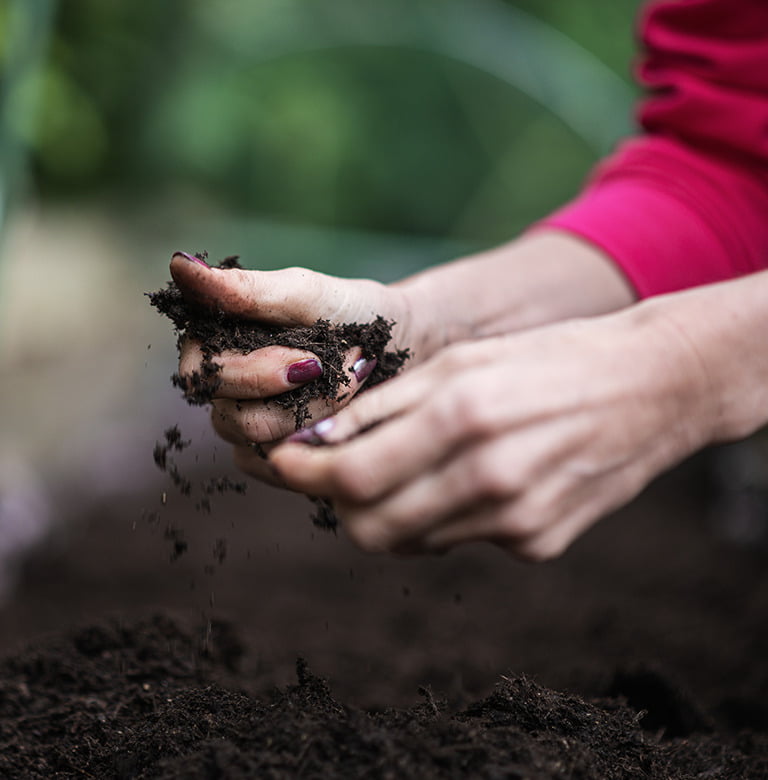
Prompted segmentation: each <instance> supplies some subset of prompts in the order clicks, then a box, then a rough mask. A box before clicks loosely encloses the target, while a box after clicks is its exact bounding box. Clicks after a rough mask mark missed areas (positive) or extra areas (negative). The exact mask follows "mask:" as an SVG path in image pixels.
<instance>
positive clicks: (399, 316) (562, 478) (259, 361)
mask: <svg viewBox="0 0 768 780" xmlns="http://www.w3.org/2000/svg"><path fill="white" fill-rule="evenodd" d="M195 265H196V264H194V263H190V262H188V261H185V260H183V259H180V258H179V257H178V256H176V257H174V260H173V262H172V266H171V268H172V272H173V274H174V278H175V279H176V281H177V282H178V283H179V285H180V286H181V288H182V290H183V291H184V292H185V294H186V295H190V296H191V297H197V299H198V300H200V299H202V298H203V297H204V296H207V298H206V300H207V301H208V302H209V303H215V304H216V305H220V306H222V307H223V308H226V309H228V310H229V311H233V312H237V313H240V314H243V315H246V316H254V317H258V318H260V319H261V318H264V319H266V318H274V320H273V321H280V322H286V323H301V324H307V323H310V322H313V321H314V320H315V319H316V318H317V317H319V316H324V317H330V318H332V319H337V320H344V319H347V320H349V319H354V318H360V317H362V316H364V315H365V314H368V315H369V316H372V315H373V313H374V312H381V313H383V314H384V315H385V316H387V317H391V318H393V319H396V320H397V321H398V323H399V324H398V329H397V331H396V332H395V336H394V338H395V341H396V342H397V344H398V345H406V344H407V345H412V346H413V348H414V350H415V352H416V360H415V361H414V363H413V365H412V367H411V368H410V369H409V370H408V371H406V372H404V373H403V374H402V375H401V376H399V377H396V378H395V379H393V380H392V381H390V382H388V383H386V384H384V385H381V386H379V387H377V388H375V389H373V390H371V391H369V392H368V393H365V394H363V395H361V396H360V397H359V398H355V399H353V400H352V402H351V403H349V404H348V405H347V406H346V407H345V408H339V406H338V405H334V404H331V405H328V404H319V405H318V407H317V408H316V409H314V410H313V412H314V414H315V415H316V416H317V417H321V416H324V415H325V414H327V413H328V412H329V411H330V412H334V413H335V416H334V417H332V418H331V420H330V421H325V422H322V423H321V424H320V425H319V426H317V427H316V428H315V430H314V431H313V432H312V437H313V438H314V439H316V440H317V439H321V440H322V441H324V442H327V443H329V444H332V445H333V446H329V447H314V446H310V445H308V444H306V443H302V441H301V439H302V438H306V434H300V435H299V436H298V437H294V438H298V441H295V440H294V441H288V442H283V443H279V444H278V445H277V446H274V447H273V448H272V449H271V453H270V457H269V462H267V463H265V462H264V461H263V460H262V459H261V458H259V457H258V456H257V455H256V454H255V453H254V451H253V449H252V448H251V447H250V446H248V442H253V441H259V442H265V443H270V442H271V443H273V444H276V443H277V442H280V441H281V439H282V438H283V437H284V436H286V435H287V434H289V433H290V430H291V425H290V420H289V419H284V418H283V417H281V416H280V415H279V414H278V412H277V411H276V410H274V411H272V410H270V409H269V407H265V406H264V403H263V400H262V399H263V398H264V397H266V395H268V394H270V393H273V392H274V391H275V390H279V389H280V387H281V382H285V381H286V380H285V374H286V366H287V364H286V360H295V359H305V358H306V357H307V355H306V353H299V354H295V355H294V354H290V355H289V354H285V351H283V352H278V351H277V349H275V350H272V348H270V349H269V350H260V353H261V354H259V353H254V354H253V355H251V356H248V359H247V360H240V361H239V362H237V361H234V360H230V358H229V357H227V356H225V357H224V358H223V360H222V362H223V363H224V365H225V367H226V368H225V370H226V371H227V372H228V373H227V377H228V378H227V382H226V383H225V384H224V385H223V386H222V390H221V391H220V393H221V396H222V397H221V398H220V399H217V400H216V401H215V403H214V411H213V420H214V426H215V427H216V429H217V431H218V432H219V433H220V434H221V435H222V436H224V438H226V439H227V440H228V441H231V442H232V443H233V444H235V459H236V462H237V463H238V465H239V466H240V467H241V468H242V469H244V470H245V471H246V472H248V473H251V474H253V475H254V476H257V477H259V478H262V479H266V480H268V481H273V482H279V483H283V484H285V485H286V486H287V487H290V488H291V489H294V490H299V491H303V492H306V493H309V494H311V495H321V496H326V497H328V498H331V499H332V500H333V502H334V505H335V507H336V510H337V514H338V515H339V517H340V518H341V520H342V523H343V525H344V527H345V528H346V531H347V533H348V534H349V536H350V537H351V538H352V540H353V541H354V542H355V543H357V544H358V545H359V546H360V547H362V548H363V549H366V550H371V551H390V552H399V553H411V552H442V551H444V550H447V549H450V548H451V547H453V546H455V545H457V544H463V543H468V542H475V541H487V542H492V543H494V544H497V545H499V546H501V547H502V548H504V549H505V550H508V551H509V552H511V553H513V554H515V555H517V556H519V557H522V558H525V559H529V560H536V561H538V560H545V559H549V558H552V557H555V556H557V555H559V554H560V553H562V552H563V550H565V549H566V548H567V547H568V545H569V544H570V543H571V542H572V541H573V540H574V539H575V538H577V537H578V536H579V535H580V534H581V533H583V532H584V531H585V530H586V529H587V528H589V527H590V526H591V525H592V524H593V523H594V522H595V521H597V520H598V519H599V518H600V517H602V516H604V515H605V514H607V513H608V512H610V511H611V510H613V509H615V508H617V507H619V506H621V505H622V504H624V503H626V502H627V501H629V500H630V499H632V498H633V497H634V496H635V495H637V493H638V492H639V491H640V490H642V489H643V487H645V485H647V484H648V482H650V481H651V480H652V479H653V478H654V477H655V476H657V475H658V474H659V473H661V472H662V471H664V470H666V469H668V468H669V467H670V466H672V465H673V464H675V463H677V462H679V461H680V460H682V459H683V458H685V457H687V456H688V455H689V454H691V453H693V452H694V451H696V450H698V449H700V448H701V447H703V446H705V445H707V444H708V443H710V442H715V441H728V440H733V439H735V438H740V437H742V436H745V435H748V434H749V433H751V432H752V431H754V430H755V429H756V428H757V427H759V426H760V425H762V424H764V423H765V422H766V421H768V412H766V410H768V390H766V389H765V388H768V351H766V350H765V349H764V347H763V344H762V341H763V337H762V335H761V334H763V333H765V332H766V328H767V327H768V314H766V313H765V310H766V308H768V307H765V305H764V301H765V300H768V274H765V273H761V274H755V275H753V276H752V277H749V278H746V279H742V280H737V281H734V282H727V283H724V284H720V285H712V286H709V287H704V288H700V289H698V290H693V291H687V292H684V293H678V294H675V295H670V296H664V297H659V298H655V299H652V300H650V301H646V302H643V303H640V304H634V305H632V304H633V296H632V293H631V290H630V288H629V286H628V285H627V283H626V281H625V280H624V279H623V278H622V277H621V275H620V274H619V273H618V272H617V271H616V270H615V267H614V266H613V265H612V264H611V263H610V262H609V261H607V259H606V258H605V257H604V256H603V255H602V254H601V253H600V252H599V251H598V250H596V249H593V248H591V247H589V246H588V245H586V244H583V243H581V242H579V241H578V240H576V239H572V238H570V237H568V236H565V235H561V234H557V233H554V232H552V233H549V232H545V231H542V232H540V233H535V234H533V235H532V236H531V237H529V238H527V239H526V240H525V241H521V242H515V243H513V244H509V245H507V246H506V247H502V248H501V249H499V250H495V251H494V252H491V253H487V254H484V255H480V256H477V257H474V258H469V259H466V260H461V261H458V262H456V263H453V264H448V265H446V266H442V267H440V268H436V269H432V270H430V271H427V272H425V273H423V274H420V275H417V276H416V277H412V278H411V279H408V280H404V281H403V282H401V283H399V284H397V285H393V286H383V285H378V284H376V283H375V282H369V281H365V280H340V279H334V278H332V277H322V276H321V275H317V274H313V273H311V272H308V271H301V270H288V271H280V272H268V273H265V272H237V275H236V276H231V277H230V274H233V273H234V272H229V271H228V272H219V271H214V270H209V269H205V268H203V267H200V266H197V267H195ZM478 302H480V303H481V305H478ZM608 312H613V313H608ZM194 349H195V347H194V345H189V346H188V348H187V349H185V350H184V353H183V355H182V360H181V364H182V370H190V369H191V368H192V367H193V366H195V365H196V360H197V359H198V358H197V356H196V354H195V352H194ZM354 358H355V356H354V355H351V356H350V360H354ZM257 377H258V378H257ZM287 386H288V385H283V387H287ZM354 389H357V388H354ZM244 391H246V392H248V393H250V394H248V395H246V396H245V399H246V402H245V403H244V404H242V403H241V404H240V409H238V405H237V404H236V403H235V400H234V399H235V397H239V398H243V397H244V396H243V395H242V393H243V392H244ZM238 394H240V395H238ZM372 423H378V425H376V426H375V427H373V428H372V429H370V430H368V431H366V432H365V433H362V434H360V435H357V434H358V432H359V431H360V430H362V429H366V428H368V427H369V426H370V425H371V424H372Z"/></svg>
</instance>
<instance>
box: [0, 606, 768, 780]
mask: <svg viewBox="0 0 768 780" xmlns="http://www.w3.org/2000/svg"><path fill="white" fill-rule="evenodd" d="M242 652H243V648H242V645H241V643H240V641H239V640H238V638H237V636H236V634H235V633H234V632H233V631H232V629H231V627H230V626H229V625H227V624H224V623H212V624H208V625H207V626H206V627H204V629H203V630H201V631H198V632H194V631H189V630H185V629H183V628H182V627H180V626H179V625H177V624H176V623H175V622H173V621H172V620H170V619H168V618H164V617H155V618H153V619H151V620H148V621H144V622H139V623H133V624H120V623H115V622H108V623H101V624H99V625H95V626H91V627H89V628H86V629H83V630H80V631H76V632H74V633H71V634H69V635H67V636H65V637H62V638H60V639H58V640H56V641H54V642H52V643H50V644H48V645H45V646H42V647H39V648H38V649H36V650H34V651H32V652H30V653H28V654H26V655H24V656H15V657H11V658H8V659H7V660H6V661H5V662H4V663H3V664H2V666H0V690H2V707H1V708H0V738H1V739H2V747H3V750H2V752H1V753H0V774H2V776H3V777H30V778H52V777H103V778H149V777H152V778H169V779H170V778H180V777H189V778H192V777H205V778H224V777H226V778H241V777H242V778H246V777H272V778H293V777H308V778H330V777H373V778H419V779H421V778H433V777H434V778H437V777H439V778H467V777H486V778H531V780H539V779H540V780H545V779H553V780H554V779H560V778H562V779H563V780H565V779H566V778H601V779H602V780H610V779H611V778H633V779H634V778H659V779H661V778H694V777H697V778H712V777H727V778H748V777H758V776H765V775H762V774H759V773H761V772H768V759H766V758H765V751H766V750H768V739H755V738H752V737H745V738H742V739H740V740H734V741H733V743H732V744H729V745H723V744H722V743H721V742H718V741H716V740H715V739H713V738H712V737H711V736H710V735H709V734H707V733H706V732H705V733H701V732H699V733H696V734H695V735H692V736H687V737H686V738H672V739H669V738H667V739H662V736H661V735H662V733H663V732H662V731H659V732H658V733H656V734H654V733H650V732H649V731H648V730H644V729H643V726H642V725H641V718H642V716H641V715H639V714H638V713H637V712H636V711H634V710H632V709H630V708H629V707H627V706H626V704H625V703H623V702H622V701H621V700H619V699H596V700H592V701H588V700H585V699H584V698H582V697H580V696H576V695H569V694H566V693H558V692H556V691H552V690H548V689H546V688H544V687H542V686H540V685H537V684H536V683H535V682H533V681H532V680H529V679H527V678H526V677H506V676H505V677H502V678H501V679H500V680H499V682H498V684H497V685H496V687H495V689H494V691H493V692H492V693H491V694H490V696H487V697H485V698H483V699H481V700H479V701H474V702H471V703H469V704H468V705H467V706H464V707H462V708H460V709H454V708H451V707H449V706H448V705H447V704H446V703H445V702H443V701H441V700H440V699H439V697H436V696H435V694H433V692H432V691H431V690H430V689H429V688H425V687H422V688H420V689H419V693H420V694H421V697H422V698H423V701H422V702H421V703H420V704H417V705H415V706H412V707H409V708H407V709H385V710H381V711H365V710H362V709H358V708H356V707H354V706H349V705H346V704H344V703H343V702H341V701H339V700H338V699H337V698H336V697H334V695H333V693H332V691H331V689H330V687H329V685H328V684H327V682H326V681H325V680H323V679H320V678H319V677H316V676H315V675H314V674H313V673H312V672H311V671H310V669H309V668H308V666H307V663H306V662H305V661H304V660H302V659H299V660H298V661H297V664H296V677H297V682H296V684H294V685H290V686H288V687H286V688H285V689H283V690H276V691H274V692H273V693H272V694H271V695H269V696H264V697H261V698H255V697H253V696H250V695H248V694H247V693H246V692H244V691H242V690H238V689H237V688H236V687H233V686H232V685H231V684H228V683H227V682H226V681H227V680H228V679H229V678H231V677H232V674H233V672H236V670H237V665H238V663H239V660H240V656H241V655H242ZM663 684H666V683H663ZM761 754H762V756H763V757H762V758H761ZM713 767H714V768H715V770H716V771H714V772H713V771H712V770H713Z"/></svg>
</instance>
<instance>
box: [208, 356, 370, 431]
mask: <svg viewBox="0 0 768 780" xmlns="http://www.w3.org/2000/svg"><path fill="white" fill-rule="evenodd" d="M375 366H376V361H375V360H366V359H365V358H362V357H361V356H360V350H359V349H354V350H350V352H349V353H348V354H347V357H346V360H345V368H344V369H343V370H342V372H341V374H342V376H343V377H344V378H345V379H346V380H347V382H348V384H346V385H345V386H343V388H342V390H341V392H340V393H339V395H338V396H337V397H336V398H325V397H323V398H314V399H312V400H310V401H309V402H308V404H307V413H308V418H309V420H310V421H314V420H319V419H322V418H325V417H327V416H328V415H331V414H333V413H334V412H336V411H338V410H339V409H340V408H341V407H342V406H343V405H344V404H346V403H348V402H349V400H350V399H351V398H352V397H354V395H355V394H356V393H357V392H358V391H359V390H360V388H361V387H362V386H363V385H364V384H365V381H366V380H367V378H368V377H369V376H370V374H371V372H372V371H373V369H374V368H375ZM278 399H279V396H278V397H277V398H271V399H266V400H244V399H232V398H219V399H216V400H215V401H214V403H213V407H214V408H213V411H212V414H211V421H212V423H213V426H214V428H215V430H216V432H217V433H218V434H219V436H221V437H222V438H223V439H225V440H226V441H229V442H231V443H232V444H247V443H249V442H271V441H278V440H280V439H283V438H285V437H286V436H288V435H290V434H291V433H294V432H295V431H296V414H295V408H293V407H292V406H290V405H289V406H284V405H282V404H281V403H280V401H279V400H278Z"/></svg>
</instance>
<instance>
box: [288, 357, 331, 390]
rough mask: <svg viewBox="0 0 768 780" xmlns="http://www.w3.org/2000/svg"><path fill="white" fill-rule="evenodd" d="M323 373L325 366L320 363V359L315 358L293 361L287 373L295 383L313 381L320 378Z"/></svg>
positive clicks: (290, 380)
mask: <svg viewBox="0 0 768 780" xmlns="http://www.w3.org/2000/svg"><path fill="white" fill-rule="evenodd" d="M322 375H323V367H322V366H321V365H320V361H319V360H316V359H315V358H309V359H307V360H300V361H299V362H298V363H293V364H292V365H290V366H288V372H287V374H286V376H287V378H288V381H289V382H291V383H292V384H295V385H298V384H301V383H302V382H311V381H312V380H313V379H318V378H319V377H321V376H322Z"/></svg>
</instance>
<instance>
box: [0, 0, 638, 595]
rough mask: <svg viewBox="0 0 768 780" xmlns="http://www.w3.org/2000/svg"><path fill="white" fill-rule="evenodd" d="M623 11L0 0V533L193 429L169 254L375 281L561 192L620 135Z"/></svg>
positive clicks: (605, 3)
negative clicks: (154, 301) (156, 299)
mask: <svg viewBox="0 0 768 780" xmlns="http://www.w3.org/2000/svg"><path fill="white" fill-rule="evenodd" d="M638 6H639V3H638V0H581V2H578V3H565V2H562V1H559V2H557V1H556V0H514V1H513V0H509V1H508V2H503V1H502V0H386V1H385V2H383V1H382V0H375V1H374V0H165V2H147V0H144V2H141V1H139V2H120V1H118V0H60V1H59V2H54V0H0V78H1V79H2V80H1V82H0V405H1V406H2V413H0V414H1V415H2V416H1V417H0V421H1V426H0V526H2V527H3V528H8V527H9V523H10V524H11V525H13V523H14V522H16V521H14V519H13V518H14V517H15V516H14V515H13V512H16V513H17V515H18V513H19V512H21V513H22V514H21V515H19V517H22V516H23V517H24V518H26V519H24V520H23V522H21V521H19V522H16V527H19V528H24V529H25V531H24V533H27V535H28V536H29V538H30V539H31V538H32V537H34V535H35V533H36V532H35V533H33V532H32V531H29V532H28V529H30V528H32V527H35V528H41V529H42V528H44V527H45V526H46V525H47V521H46V520H45V519H44V518H46V517H48V518H49V519H50V518H53V517H57V516H59V515H61V513H62V507H64V506H67V505H69V504H67V502H70V504H71V503H72V502H74V503H77V502H78V501H79V502H81V503H82V502H83V501H87V500H88V499H89V497H93V496H95V495H97V494H110V495H111V494H114V493H115V492H120V491H124V492H129V491H132V490H136V489H138V488H137V485H140V486H142V488H143V489H146V488H151V486H152V485H153V484H154V482H153V480H155V481H156V480H157V479H158V475H157V474H155V473H154V471H153V466H152V463H151V458H150V453H151V450H152V445H153V442H154V440H155V438H156V437H157V435H158V431H160V430H162V428H163V427H165V426H166V425H168V424H173V423H174V422H177V421H180V422H182V423H183V424H184V425H183V427H185V430H187V431H188V432H189V430H190V426H192V428H193V429H194V428H195V426H197V430H198V432H199V433H200V436H202V437H204V436H205V435H206V434H205V431H206V430H207V423H206V421H205V416H204V415H202V416H198V417H197V418H195V420H196V421H197V422H190V418H189V415H190V414H191V413H190V411H189V410H188V409H187V408H186V407H185V406H184V405H183V403H182V402H181V401H180V399H179V398H178V397H177V395H176V393H175V391H174V390H173V389H172V388H171V387H170V385H169V383H168V376H169V374H170V373H171V371H172V370H173V364H174V362H175V350H174V339H173V336H172V334H171V332H170V328H169V327H168V325H167V323H166V322H164V321H162V320H161V319H160V318H159V317H158V316H157V315H156V314H155V313H154V312H153V311H151V310H150V309H149V307H148V306H147V304H146V300H145V299H144V298H143V297H142V293H143V292H144V291H146V290H151V289H156V288H158V287H160V286H162V285H163V284H164V282H165V280H166V278H167V262H168V259H169V258H170V255H171V253H172V252H173V251H174V250H176V249H184V250H187V251H198V250H202V249H205V250H208V251H209V253H210V255H211V256H212V257H213V258H217V257H223V256H225V255H230V254H240V255H241V256H242V258H243V262H244V264H245V265H246V266H248V267H254V268H275V267H279V266H285V265H305V266H309V267H312V268H315V269H317V270H321V271H326V272H331V273H338V274H343V275H354V276H372V277H375V278H378V279H381V280H383V281H388V280H392V279H394V278H397V277H400V276H402V275H404V274H407V273H410V272H413V271H415V270H417V269H419V268H422V267H424V266H426V265H428V264H432V263H435V262H439V261H444V260H449V259H451V258H452V257H455V256H457V255H459V254H461V253H465V252H468V251H472V250H474V249H479V248H482V247H487V246H490V245H493V244H495V243H498V242H501V241H504V240H507V239H509V238H511V237H513V236H514V235H515V234H516V233H517V232H518V231H520V230H521V229H523V228H524V227H525V226H526V225H527V224H530V223H531V222H532V221H534V220H536V219H538V218H540V217H542V216H544V215H545V214H546V213H547V212H548V211H549V210H551V209H553V208H555V207H557V206H559V205H560V204H562V203H563V202H564V201H566V200H567V199H568V198H570V197H571V196H572V195H573V194H574V193H575V192H576V191H577V190H578V187H579V185H580V182H581V181H582V180H583V178H584V176H585V175H586V174H587V172H588V171H589V169H590V167H591V165H592V164H593V163H594V161H595V160H596V159H598V158H599V157H600V156H601V155H603V154H605V153H607V152H608V151H609V150H610V149H611V147H612V146H613V144H614V143H615V142H616V141H617V140H618V139H619V138H621V137H622V136H623V135H625V134H626V133H628V132H631V127H632V122H631V111H632V101H633V97H634V87H633V86H632V85H631V79H630V70H631V62H632V59H633V56H634V49H635V43H634V39H633V29H634V16H635V13H636V11H637V8H638ZM148 346H149V347H151V349H148ZM208 436H209V438H208V440H207V441H208V442H209V443H210V441H211V440H212V439H211V437H210V435H209V434H208ZM62 491H63V492H65V493H66V494H67V496H68V497H69V498H67V499H66V500H62V501H60V500H59V498H58V496H59V494H60V493H61V492H62ZM4 496H5V498H6V499H7V498H8V496H10V497H11V498H12V499H13V501H11V500H10V499H8V500H6V501H5V503H3V500H4ZM25 502H26V503H25ZM9 506H10V507H11V509H8V507H9ZM46 506H47V507H48V509H47V510H45V509H44V507H46ZM3 507H5V509H4V508H3ZM19 507H21V509H19ZM24 507H27V508H26V509H25V508H24ZM41 507H43V508H42V509H41ZM3 512H5V515H4V514H3ZM9 512H10V513H11V514H8V513H9ZM24 512H26V513H27V514H26V515H24ZM46 512H47V514H46ZM31 517H34V518H36V519H35V522H34V523H33V522H32V521H31V520H30V518H31ZM9 518H10V519H9ZM41 518H43V519H41ZM41 533H42V531H41ZM22 536H23V534H22ZM24 538H27V537H24ZM3 555H5V553H3V552H2V551H0V570H1V569H2V558H3ZM1 573H2V572H1V571H0V574H1ZM1 579H2V578H1V577H0V580H1ZM0 590H2V583H1V582H0Z"/></svg>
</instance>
